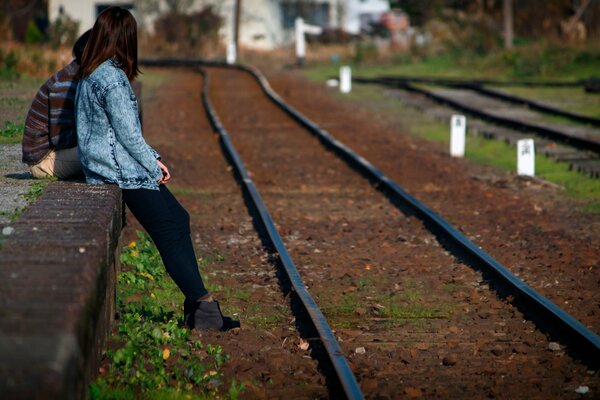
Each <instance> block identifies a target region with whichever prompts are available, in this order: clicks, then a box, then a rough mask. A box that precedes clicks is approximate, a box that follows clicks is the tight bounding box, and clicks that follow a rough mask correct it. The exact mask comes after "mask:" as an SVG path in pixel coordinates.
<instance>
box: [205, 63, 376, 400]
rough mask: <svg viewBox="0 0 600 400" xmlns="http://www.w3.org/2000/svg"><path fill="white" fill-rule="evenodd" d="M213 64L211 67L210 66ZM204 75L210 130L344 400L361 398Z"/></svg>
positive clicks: (354, 380)
mask: <svg viewBox="0 0 600 400" xmlns="http://www.w3.org/2000/svg"><path fill="white" fill-rule="evenodd" d="M211 65H214V64H211ZM198 71H199V72H200V73H201V74H202V75H203V76H204V86H203V88H202V101H203V103H204V108H205V110H206V113H207V115H208V118H209V120H210V122H211V125H212V126H213V128H214V130H215V131H216V132H217V133H218V134H219V137H220V140H221V142H222V143H223V146H224V147H225V149H226V151H227V153H228V156H229V157H230V159H231V160H232V161H233V164H234V167H235V169H236V171H237V173H238V174H239V176H240V177H241V180H242V182H243V185H244V188H245V190H246V191H247V193H248V194H249V195H250V198H251V199H252V202H253V205H254V207H255V208H256V210H257V211H258V213H259V215H260V220H261V223H262V224H263V226H264V228H265V229H266V231H267V234H268V236H269V240H270V241H271V243H272V245H273V247H274V248H275V250H276V251H277V253H278V257H279V259H280V260H281V263H282V265H283V267H284V269H285V272H286V274H287V276H288V278H289V280H290V283H291V285H292V287H293V288H294V291H295V292H296V294H297V295H298V297H299V299H300V301H301V302H302V305H303V306H304V308H305V309H306V311H307V313H308V315H310V318H311V320H312V323H313V324H314V326H315V328H316V330H317V332H318V333H319V337H320V338H321V342H322V343H323V345H324V347H325V349H326V351H327V355H328V356H329V360H330V361H331V364H332V366H333V368H334V369H335V371H336V374H337V378H338V380H339V383H340V385H341V387H342V388H343V390H344V394H345V395H346V397H347V398H348V399H357V400H358V399H364V396H363V394H362V392H361V390H360V387H359V386H358V382H357V381H356V377H355V376H354V374H353V373H352V370H351V369H350V366H349V365H348V362H347V360H346V358H345V357H344V353H343V352H342V349H341V348H340V346H339V344H338V342H337V340H336V338H335V335H334V333H333V332H332V330H331V328H330V327H329V324H328V323H327V319H326V318H325V316H324V315H323V313H322V312H321V310H320V309H319V306H318V305H317V303H316V302H315V300H314V299H313V297H312V296H311V294H310V293H309V292H308V290H307V289H306V285H305V284H304V281H303V280H302V277H301V276H300V273H299V272H298V269H297V268H296V265H295V264H294V261H293V260H292V258H291V257H290V255H289V253H288V251H287V248H286V247H285V244H284V243H283V239H282V238H281V235H280V234H279V232H278V231H277V228H276V227H275V223H274V222H273V218H272V217H271V215H270V214H269V211H268V210H267V208H266V206H265V204H264V202H263V200H262V198H261V196H260V194H259V192H258V189H257V188H256V186H255V185H254V182H252V179H250V176H249V174H248V171H247V170H246V167H245V166H244V162H243V161H242V159H241V157H240V156H239V154H238V152H237V150H236V149H235V147H234V145H233V143H232V141H231V138H230V136H229V133H228V132H227V130H226V129H225V127H224V126H223V124H222V123H221V121H220V119H219V116H218V115H217V113H216V111H215V110H214V108H213V106H212V103H211V101H210V96H209V94H208V91H209V82H210V81H209V76H208V74H207V73H206V72H204V71H202V70H198Z"/></svg>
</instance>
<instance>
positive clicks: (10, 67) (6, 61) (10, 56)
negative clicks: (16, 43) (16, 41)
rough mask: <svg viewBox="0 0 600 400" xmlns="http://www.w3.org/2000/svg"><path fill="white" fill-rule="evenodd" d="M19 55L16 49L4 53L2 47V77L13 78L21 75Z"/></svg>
mask: <svg viewBox="0 0 600 400" xmlns="http://www.w3.org/2000/svg"><path fill="white" fill-rule="evenodd" d="M18 62H19V56H18V55H17V53H15V51H14V50H10V51H9V52H8V53H4V51H2V49H1V48H0V79H3V80H12V79H15V78H18V77H19V76H20V74H19V71H17V64H18Z"/></svg>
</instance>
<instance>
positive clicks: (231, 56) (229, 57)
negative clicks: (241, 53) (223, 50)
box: [227, 41, 237, 64]
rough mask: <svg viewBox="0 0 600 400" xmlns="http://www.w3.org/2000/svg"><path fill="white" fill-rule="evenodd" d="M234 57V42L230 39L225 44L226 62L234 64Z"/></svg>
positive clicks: (235, 55) (235, 57) (235, 56)
mask: <svg viewBox="0 0 600 400" xmlns="http://www.w3.org/2000/svg"><path fill="white" fill-rule="evenodd" d="M236 59H237V54H236V52H235V43H234V42H233V41H232V42H229V44H228V45H227V64H235V61H236Z"/></svg>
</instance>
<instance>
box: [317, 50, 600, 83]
mask: <svg viewBox="0 0 600 400" xmlns="http://www.w3.org/2000/svg"><path fill="white" fill-rule="evenodd" d="M367 61H368V60H367ZM344 62H345V63H346V64H347V65H352V68H353V75H355V76H359V75H360V76H365V77H373V76H376V75H408V76H417V75H418V76H435V77H440V78H441V77H444V78H470V79H473V78H480V79H482V78H489V79H499V80H518V79H527V80H547V79H556V80H564V81H569V80H576V79H587V78H589V77H590V76H594V75H598V64H599V63H600V46H598V45H587V46H585V47H569V46H566V45H563V44H556V43H545V42H538V43H534V44H526V45H520V46H516V47H515V48H514V49H513V50H497V51H494V52H489V53H487V54H482V55H476V54H474V53H473V52H470V51H467V50H465V51H460V50H459V49H454V50H451V51H446V52H443V53H440V54H437V55H419V54H411V53H406V52H405V53H398V54H397V55H396V56H395V57H392V58H391V61H388V62H384V63H381V62H380V63H378V64H372V63H368V62H364V63H356V62H354V63H353V62H352V61H350V60H346V61H344ZM473 71H477V76H473ZM306 73H307V75H308V76H310V77H311V78H313V79H317V80H319V81H323V80H324V79H326V78H327V77H330V76H337V75H338V74H339V65H338V64H331V63H330V64H313V65H310V64H309V68H308V69H306Z"/></svg>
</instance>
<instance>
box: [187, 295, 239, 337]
mask: <svg viewBox="0 0 600 400" xmlns="http://www.w3.org/2000/svg"><path fill="white" fill-rule="evenodd" d="M192 307H193V308H192ZM186 308H187V309H186ZM183 309H184V322H185V325H186V326H187V327H188V328H190V329H202V330H206V329H218V330H221V331H228V330H230V329H234V328H239V327H240V322H239V321H236V320H234V319H231V318H230V317H226V316H224V315H223V313H222V312H221V307H220V306H219V302H218V301H198V302H196V303H195V304H194V305H193V306H192V305H191V304H188V305H187V307H186V303H184V305H183ZM192 310H193V311H192Z"/></svg>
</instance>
